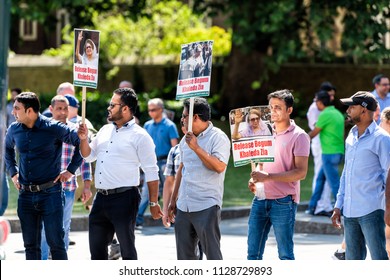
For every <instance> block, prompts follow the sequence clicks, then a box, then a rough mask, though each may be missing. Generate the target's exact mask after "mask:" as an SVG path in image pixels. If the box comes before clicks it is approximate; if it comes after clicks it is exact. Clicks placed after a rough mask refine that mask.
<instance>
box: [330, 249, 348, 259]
mask: <svg viewBox="0 0 390 280" xmlns="http://www.w3.org/2000/svg"><path fill="white" fill-rule="evenodd" d="M333 257H334V259H336V260H340V261H345V251H344V252H343V251H341V250H337V251H336V252H334V254H333Z"/></svg>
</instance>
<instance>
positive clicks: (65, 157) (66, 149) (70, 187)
mask: <svg viewBox="0 0 390 280" xmlns="http://www.w3.org/2000/svg"><path fill="white" fill-rule="evenodd" d="M69 96H71V95H69ZM72 97H73V96H72ZM73 98H75V97H73ZM68 108H69V99H68V98H67V97H66V96H62V95H56V96H54V97H53V98H52V100H51V104H50V106H49V109H50V112H51V113H52V116H53V120H56V121H59V122H61V123H64V124H66V125H67V126H69V127H70V128H71V129H75V130H76V129H77V125H76V124H74V123H72V122H70V121H69V120H68V113H69V111H68ZM73 153H74V146H72V145H69V144H67V143H63V144H62V156H61V169H66V167H67V166H68V164H69V162H70V160H71V159H72V156H73ZM78 174H80V175H82V178H83V182H84V188H83V192H82V194H81V200H82V202H83V203H86V202H87V201H88V199H89V198H90V197H91V196H92V193H91V181H92V169H91V164H90V163H89V162H85V161H83V163H82V164H81V166H80V168H79V169H78V170H77V174H76V176H72V178H71V179H70V180H69V181H67V182H63V183H62V188H63V190H64V194H65V203H64V230H65V236H64V240H65V248H66V250H68V247H69V245H70V244H69V243H70V242H69V232H70V223H71V220H72V210H73V205H74V200H75V192H76V189H77V187H78V183H77V175H78ZM41 244H42V246H41V251H42V260H47V259H48V258H49V249H50V248H49V245H48V243H47V240H46V235H45V231H42V243H41Z"/></svg>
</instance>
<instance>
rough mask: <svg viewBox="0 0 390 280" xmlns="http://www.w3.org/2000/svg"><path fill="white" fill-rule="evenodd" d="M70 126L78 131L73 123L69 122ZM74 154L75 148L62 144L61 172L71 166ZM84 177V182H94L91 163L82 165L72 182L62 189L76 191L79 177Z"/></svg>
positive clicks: (65, 183) (68, 182)
mask: <svg viewBox="0 0 390 280" xmlns="http://www.w3.org/2000/svg"><path fill="white" fill-rule="evenodd" d="M66 125H67V126H69V127H70V128H71V129H77V125H76V124H74V123H72V122H67V124H66ZM73 153H74V146H73V145H70V144H67V143H62V156H61V170H65V169H66V167H67V166H68V165H69V162H70V161H71V159H72V156H73ZM80 174H81V176H82V179H83V181H86V180H91V181H92V168H91V163H89V162H85V160H83V162H82V163H81V166H80V167H79V168H78V169H77V171H76V173H75V176H72V178H71V179H70V181H67V182H63V183H62V188H63V189H64V190H65V191H75V190H76V189H77V187H78V184H77V176H78V175H80Z"/></svg>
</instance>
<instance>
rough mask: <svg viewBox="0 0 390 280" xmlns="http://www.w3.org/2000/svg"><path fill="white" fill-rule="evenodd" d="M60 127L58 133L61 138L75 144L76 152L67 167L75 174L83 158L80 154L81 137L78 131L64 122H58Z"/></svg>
mask: <svg viewBox="0 0 390 280" xmlns="http://www.w3.org/2000/svg"><path fill="white" fill-rule="evenodd" d="M57 127H58V134H59V139H60V140H61V141H62V142H65V143H68V144H71V145H73V146H74V153H73V156H72V159H71V160H70V163H69V165H68V167H67V170H68V171H69V172H70V173H72V174H75V173H76V170H77V168H79V167H80V165H81V163H82V161H83V158H82V156H81V154H80V139H79V137H78V135H77V131H76V130H75V129H70V128H69V127H68V126H66V125H64V124H62V123H57Z"/></svg>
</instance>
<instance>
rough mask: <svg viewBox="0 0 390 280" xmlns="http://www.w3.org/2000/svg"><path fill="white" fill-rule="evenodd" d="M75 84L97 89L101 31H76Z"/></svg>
mask: <svg viewBox="0 0 390 280" xmlns="http://www.w3.org/2000/svg"><path fill="white" fill-rule="evenodd" d="M74 36H75V38H74V42H75V49H74V65H73V84H74V85H75V86H82V87H83V86H85V87H90V88H97V83H98V70H99V69H98V66H99V45H100V42H99V39H100V31H96V30H87V29H75V30H74Z"/></svg>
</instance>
